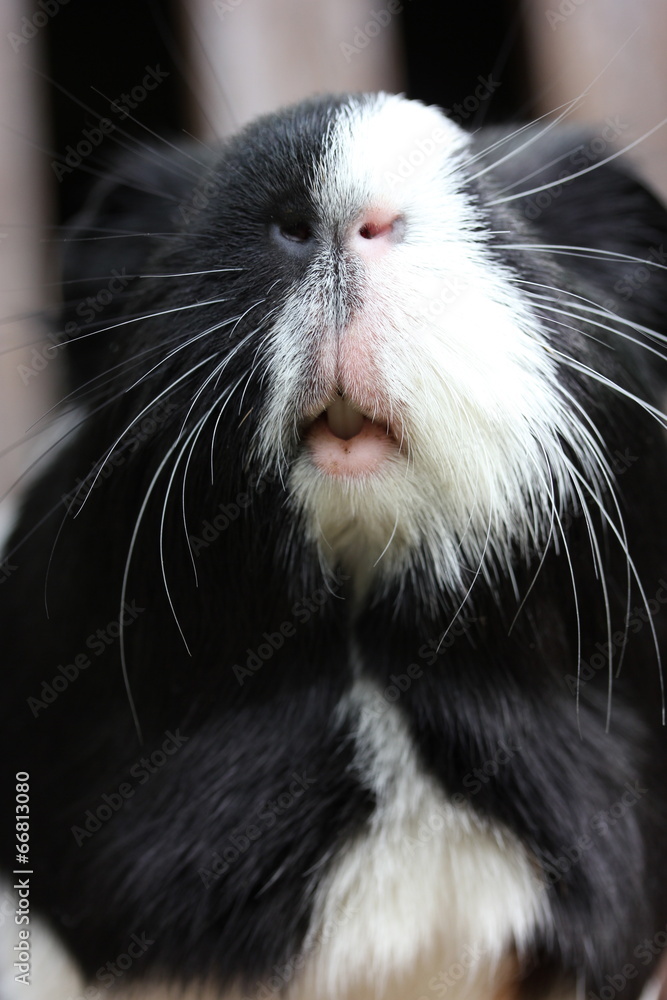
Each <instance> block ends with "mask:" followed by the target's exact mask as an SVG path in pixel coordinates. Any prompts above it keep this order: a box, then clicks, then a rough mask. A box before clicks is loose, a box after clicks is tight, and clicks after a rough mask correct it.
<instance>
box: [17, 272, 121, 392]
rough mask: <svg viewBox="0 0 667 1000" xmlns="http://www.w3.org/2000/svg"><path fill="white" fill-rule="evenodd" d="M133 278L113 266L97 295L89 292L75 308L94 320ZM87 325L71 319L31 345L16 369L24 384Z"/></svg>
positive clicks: (79, 314)
mask: <svg viewBox="0 0 667 1000" xmlns="http://www.w3.org/2000/svg"><path fill="white" fill-rule="evenodd" d="M131 280H132V279H131V278H130V277H128V275H127V274H126V273H125V268H122V270H120V271H119V270H118V269H117V268H113V269H112V271H111V276H110V278H109V281H108V282H107V284H106V285H105V287H104V288H101V289H100V290H99V291H98V292H96V293H95V295H89V296H87V298H85V299H82V301H81V302H79V303H78V305H77V307H76V309H75V310H74V312H75V313H76V315H77V316H79V317H80V318H81V320H82V321H83V322H84V323H92V322H93V321H94V320H95V319H96V318H97V317H98V315H99V314H100V313H101V312H103V310H104V309H106V308H107V306H109V305H111V303H112V302H113V300H114V298H115V296H116V295H118V294H119V293H120V292H123V291H124V290H125V289H126V288H127V286H128V285H129V283H130V281H131ZM84 330H85V327H81V326H79V324H78V323H77V322H75V321H74V320H69V321H68V322H67V323H66V324H65V326H64V328H63V329H62V330H54V331H52V332H51V333H49V334H48V335H47V341H48V343H47V342H46V341H45V342H44V343H43V344H41V345H40V346H39V347H31V348H30V363H29V364H20V365H17V366H16V370H17V372H18V374H19V377H20V379H21V381H22V382H23V384H24V385H28V384H29V382H30V381H31V380H32V379H33V378H36V377H37V376H38V375H39V374H40V373H41V372H43V371H44V369H45V368H47V367H48V366H49V364H50V363H51V361H53V359H54V358H55V357H57V355H58V352H59V350H60V348H62V347H64V346H65V344H68V343H69V342H70V341H72V340H76V339H77V338H78V337H80V336H81V335H82V334H83V333H84Z"/></svg>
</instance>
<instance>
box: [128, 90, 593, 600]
mask: <svg viewBox="0 0 667 1000" xmlns="http://www.w3.org/2000/svg"><path fill="white" fill-rule="evenodd" d="M501 145H502V144H501ZM501 153H502V149H501ZM500 155H501V154H499V156H500ZM489 173H490V171H489V168H488V166H487V165H485V161H484V160H483V159H482V158H481V154H480V152H479V151H478V150H476V149H475V147H474V146H473V145H472V140H471V137H470V136H469V135H467V134H466V133H465V132H464V131H463V130H462V129H461V128H460V127H458V126H457V125H456V124H454V123H453V122H451V121H450V120H448V119H447V117H446V116H445V115H444V114H443V113H442V112H441V111H439V110H437V109H435V108H432V107H426V106H424V105H422V104H420V103H418V102H415V101H408V100H406V99H403V98H401V97H397V96H389V95H384V94H380V95H367V96H358V97H343V98H337V99H330V98H327V99H320V100H315V101H311V102H307V103H304V104H301V105H298V106H296V107H295V108H291V109H288V110H287V111H284V112H281V113H278V114H275V115H271V116H267V117H265V118H263V119H260V120H258V121H257V122H256V123H254V124H253V125H251V126H249V127H248V128H246V129H245V130H244V131H243V132H241V133H240V134H239V135H238V136H237V137H236V138H235V139H233V140H231V141H230V142H229V144H228V145H227V146H226V148H225V149H224V150H223V152H222V154H221V155H220V156H219V157H218V158H217V159H216V161H215V164H214V166H213V167H212V168H211V170H210V171H209V172H208V173H207V174H206V176H205V178H204V179H203V180H200V181H199V182H198V183H197V185H196V187H195V192H194V194H193V195H192V196H191V198H190V200H189V202H187V203H186V204H184V205H183V204H182V205H181V206H180V212H181V216H182V230H183V231H182V235H181V236H180V237H179V238H177V239H175V240H172V241H171V242H170V243H169V244H168V249H167V250H166V251H164V252H163V253H162V254H161V255H158V256H157V258H155V259H154V261H153V263H152V265H151V268H150V269H149V270H156V271H158V272H162V273H163V274H164V275H170V276H171V277H169V278H168V279H166V278H164V277H155V279H154V280H153V285H152V286H151V285H150V279H149V286H148V287H149V289H150V288H152V293H149V294H148V295H147V298H146V302H147V303H148V304H149V307H150V303H151V301H152V300H151V294H153V296H154V298H155V302H156V303H157V302H158V296H159V309H158V308H157V305H156V312H159V314H160V315H159V317H158V319H157V320H153V321H149V322H148V323H147V324H146V323H145V324H144V327H145V328H146V327H148V328H150V323H151V322H153V325H154V326H153V333H151V334H150V336H146V340H145V343H142V339H141V336H138V339H136V338H135V339H133V341H132V351H133V353H136V352H137V349H138V347H139V349H141V348H142V347H143V348H144V350H145V351H146V352H148V353H151V352H152V353H151V359H150V371H151V373H152V374H151V378H150V380H149V383H150V392H149V393H148V396H150V397H151V398H155V397H156V396H158V395H159V393H158V389H156V386H158V387H159V386H160V384H161V383H160V382H159V379H162V380H163V383H162V384H163V385H164V392H165V393H166V392H167V390H169V392H172V391H174V392H175V391H177V390H180V389H182V388H183V387H184V386H188V392H189V393H190V397H193V400H192V404H191V408H190V409H189V410H188V411H187V412H188V415H189V414H193V418H192V420H194V419H195V418H196V420H197V421H198V423H197V424H195V423H193V422H192V421H191V424H192V428H193V430H192V431H191V436H190V437H189V438H185V437H184V438H183V440H184V447H187V446H188V442H190V441H193V440H194V441H196V440H197V438H198V437H199V435H200V434H201V435H202V439H203V438H204V437H205V438H206V439H207V441H209V440H211V439H212V440H211V461H212V463H213V464H215V463H216V461H217V460H216V457H215V456H216V454H218V455H221V454H222V452H218V451H216V446H217V445H219V446H220V448H222V442H224V441H226V442H227V448H228V450H229V447H230V445H229V442H230V441H235V442H236V444H235V445H234V446H233V447H235V448H236V450H237V451H238V452H239V453H240V459H239V467H242V468H243V469H244V471H245V472H246V473H248V474H250V473H252V475H253V476H254V477H256V478H255V481H258V480H268V479H270V481H271V482H272V483H273V484H275V488H276V490H279V491H281V492H282V491H284V495H283V497H282V501H283V502H286V504H287V507H288V509H289V510H290V511H291V512H292V516H293V518H294V519H295V520H297V521H298V523H299V525H300V530H301V531H302V532H303V533H305V536H306V537H307V540H308V541H309V543H310V544H312V545H314V546H316V547H317V548H318V549H319V552H320V555H321V557H322V560H323V562H324V563H325V564H328V565H329V566H334V565H336V564H340V565H342V566H343V567H345V568H346V569H347V570H348V571H349V572H351V573H353V574H355V575H356V577H357V579H358V581H360V583H363V584H366V583H368V581H369V580H370V579H371V578H372V577H373V576H375V577H377V578H378V579H379V580H387V579H390V578H395V577H396V576H397V574H402V573H406V572H411V571H413V570H415V568H417V567H419V568H420V572H421V571H422V570H423V569H424V568H426V570H427V573H428V575H429V577H430V578H431V579H432V580H433V582H434V585H435V586H436V587H443V586H444V587H447V588H452V587H453V588H455V589H456V590H457V591H459V592H465V590H466V589H467V587H468V586H469V584H470V580H471V578H472V576H471V574H474V573H475V572H476V571H477V570H478V569H481V571H482V572H483V573H491V574H493V573H494V572H495V571H496V570H497V568H498V565H499V564H500V565H501V566H502V567H504V566H505V565H506V564H508V563H509V562H510V561H511V560H512V559H513V558H514V557H515V555H516V553H517V551H518V552H520V553H522V555H525V554H526V553H533V552H535V551H539V550H540V547H542V548H543V547H544V545H545V544H546V542H547V540H548V539H549V537H551V536H552V535H554V534H555V533H557V530H558V529H557V525H558V520H559V516H560V514H561V513H562V510H563V508H564V506H565V505H566V504H567V503H569V502H570V501H571V500H572V498H573V497H577V496H579V498H580V499H581V498H582V497H584V498H586V495H587V493H589V494H590V495H591V496H592V495H594V494H598V493H599V492H600V491H601V490H604V489H605V485H604V484H605V481H606V479H607V477H608V466H607V461H606V458H605V456H604V453H603V448H602V447H601V444H600V442H599V440H598V435H597V431H596V429H595V427H594V426H593V424H592V422H591V418H590V416H589V415H588V414H587V413H586V412H585V392H584V390H583V389H581V388H580V387H579V384H578V383H577V382H576V379H575V381H574V382H573V380H572V377H571V375H567V377H565V376H564V375H563V372H564V371H566V372H570V371H571V369H570V368H568V369H566V368H565V366H564V364H563V363H562V359H563V358H565V357H566V356H567V357H569V356H570V355H571V354H576V355H577V358H578V363H581V364H582V365H583V366H584V367H585V364H586V351H587V350H588V343H589V341H588V340H586V338H585V336H584V334H583V333H581V330H580V328H581V323H579V322H575V321H572V322H571V323H569V324H568V325H569V330H564V329H562V327H563V326H564V324H561V329H560V330H559V338H560V339H559V341H558V343H555V341H554V335H553V329H554V328H553V326H550V325H549V323H548V322H546V321H545V316H546V313H545V312H544V311H542V312H541V313H540V311H539V309H536V308H535V306H534V304H533V300H531V297H530V295H529V294H527V282H529V279H532V282H533V284H534V285H535V286H538V285H542V286H543V287H549V288H553V287H554V283H556V284H557V283H558V282H559V281H561V282H562V280H563V279H562V275H561V276H560V277H558V276H556V277H554V275H555V273H556V271H555V268H556V265H554V264H552V263H548V264H546V263H545V264H542V263H541V262H540V258H538V257H537V255H533V256H532V257H531V256H530V255H529V254H528V252H527V251H526V253H525V254H523V257H522V254H521V252H520V251H517V249H516V247H517V246H518V243H517V234H518V235H519V243H526V242H527V241H528V239H529V237H528V236H527V235H526V232H525V226H524V223H523V222H521V221H520V220H519V218H518V217H516V218H514V217H512V216H510V215H509V214H508V212H507V211H505V210H503V209H501V208H500V207H497V208H495V209H494V208H493V206H492V204H491V203H492V202H493V200H494V199H493V196H492V195H493V188H492V187H489V185H488V181H489V180H490V181H492V180H493V177H492V176H491V177H489V176H488V175H489ZM491 173H492V172H491ZM508 234H509V235H508ZM512 240H513V241H514V243H513V244H512V246H513V247H514V249H507V247H508V245H509V243H511V242H512ZM542 259H543V258H542ZM156 261H157V263H156ZM146 311H150V309H147V310H146ZM579 318H581V316H579ZM155 324H159V329H160V330H164V331H167V334H166V335H164V336H163V341H162V343H163V349H162V353H161V354H155V344H156V334H155V329H157V328H158V327H157V326H156V325H155ZM597 332H598V334H599V331H597ZM564 345H565V346H564ZM186 359H187V360H186ZM582 359H583V360H582ZM186 373H187V380H186V381H183V379H186ZM156 380H157V381H156ZM169 387H171V388H169ZM160 391H162V390H160ZM586 391H588V390H586ZM197 428H198V430H197ZM204 431H205V433H204ZM216 442H217V445H216ZM186 454H187V452H186ZM225 461H228V459H224V457H222V458H220V463H221V464H222V465H223V466H224V464H225ZM582 481H585V485H583V486H582V485H581V483H582Z"/></svg>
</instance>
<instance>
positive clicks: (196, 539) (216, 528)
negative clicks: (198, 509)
mask: <svg viewBox="0 0 667 1000" xmlns="http://www.w3.org/2000/svg"><path fill="white" fill-rule="evenodd" d="M279 480H280V475H279V473H277V472H275V473H269V474H267V475H262V476H258V475H257V474H256V473H252V474H251V475H250V476H248V484H247V489H245V490H242V491H241V492H240V493H237V495H236V496H235V497H234V499H233V500H229V501H227V502H226V503H225V502H224V501H223V502H222V503H219V504H218V506H217V508H216V513H215V514H213V515H212V516H211V517H210V518H206V520H205V521H202V524H201V527H200V528H199V531H198V533H197V534H196V535H195V534H191V535H188V538H189V541H190V551H191V552H192V554H193V556H198V555H199V554H200V553H201V552H203V551H205V550H206V549H208V548H210V547H211V545H214V544H215V543H216V542H217V541H218V539H219V538H220V536H221V535H222V534H223V533H224V532H225V531H226V530H227V528H228V527H229V526H230V525H231V524H233V523H234V521H237V520H238V518H239V516H240V514H241V512H242V511H244V510H246V509H247V508H248V507H250V505H251V504H252V502H253V497H254V496H255V495H261V494H262V493H263V492H264V491H265V489H266V488H267V486H269V484H270V483H273V482H276V481H279Z"/></svg>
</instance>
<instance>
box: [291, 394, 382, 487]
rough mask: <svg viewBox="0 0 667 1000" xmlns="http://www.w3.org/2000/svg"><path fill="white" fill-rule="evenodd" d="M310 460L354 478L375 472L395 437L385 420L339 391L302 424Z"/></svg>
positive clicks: (323, 468)
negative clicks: (361, 408) (373, 418)
mask: <svg viewBox="0 0 667 1000" xmlns="http://www.w3.org/2000/svg"><path fill="white" fill-rule="evenodd" d="M303 440H304V443H305V444H306V446H307V448H308V450H309V453H310V457H311V460H312V461H313V463H314V464H315V465H316V466H317V468H318V469H319V470H320V471H321V472H324V473H326V474H327V475H329V476H344V477H350V478H358V477H363V476H368V475H372V474H373V473H374V472H378V471H379V470H380V468H381V466H382V465H383V463H384V462H386V461H387V459H388V458H390V456H391V455H392V454H396V453H397V452H398V450H399V449H398V441H397V439H396V437H395V435H394V433H393V430H392V428H391V426H390V425H389V423H388V421H386V420H379V419H378V420H372V419H371V418H370V417H368V416H366V415H365V414H364V413H362V412H361V411H360V410H358V409H356V407H355V406H354V405H353V404H352V403H350V402H349V400H347V399H346V398H345V397H344V396H341V395H340V394H339V395H338V396H337V397H336V398H335V399H334V400H333V401H332V402H331V403H330V404H329V405H328V406H327V407H326V409H325V410H324V411H323V412H322V413H321V414H320V415H319V416H318V417H316V419H315V420H314V421H313V422H312V423H311V424H310V425H309V426H308V427H307V428H306V430H305V432H304V435H303Z"/></svg>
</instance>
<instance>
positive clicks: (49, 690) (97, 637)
mask: <svg viewBox="0 0 667 1000" xmlns="http://www.w3.org/2000/svg"><path fill="white" fill-rule="evenodd" d="M145 610H146V609H145V608H139V607H137V603H136V601H129V602H128V601H126V602H125V603H124V605H123V609H122V611H121V614H120V616H119V617H118V618H117V619H114V620H113V621H110V622H108V623H107V624H106V626H104V628H98V629H97V630H96V631H95V632H92V633H91V634H90V635H89V636H88V638H87V639H86V640H85V643H84V646H85V650H86V651H85V652H84V651H82V652H80V653H77V654H76V656H74V657H72V659H71V662H70V663H60V664H58V666H57V667H56V673H55V675H54V676H53V677H52V678H51V681H42V687H41V690H40V692H39V696H34V695H31V696H30V697H29V698H28V699H27V705H28V708H29V709H30V711H31V712H32V714H33V715H34V717H35V718H37V716H38V715H39V713H40V712H42V711H44V710H45V709H47V708H48V707H49V705H52V704H53V703H54V701H56V699H57V698H59V697H60V695H61V694H63V692H64V691H66V690H67V688H68V687H69V686H70V684H73V683H74V681H75V680H77V678H78V677H79V676H80V674H81V673H82V672H83V671H84V670H87V669H88V667H90V666H91V665H92V663H93V659H92V657H100V656H103V655H104V653H106V651H107V650H108V649H109V647H110V646H113V644H114V642H116V640H117V639H118V637H119V636H120V634H121V630H122V629H127V628H130V626H131V625H132V624H133V623H134V622H135V621H136V620H137V618H138V617H139V615H140V614H141V613H142V612H143V611H145ZM91 654H92V656H91Z"/></svg>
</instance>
